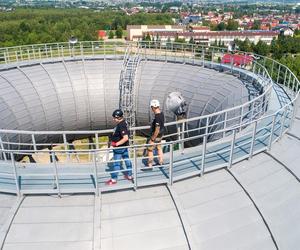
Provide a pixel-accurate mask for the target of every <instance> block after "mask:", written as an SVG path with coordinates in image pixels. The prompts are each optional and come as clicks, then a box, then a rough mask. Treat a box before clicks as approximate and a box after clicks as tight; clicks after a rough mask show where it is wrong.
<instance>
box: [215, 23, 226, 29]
mask: <svg viewBox="0 0 300 250" xmlns="http://www.w3.org/2000/svg"><path fill="white" fill-rule="evenodd" d="M216 29H217V30H220V31H222V30H225V29H226V24H225V23H224V22H220V23H219V24H218V25H217V27H216Z"/></svg>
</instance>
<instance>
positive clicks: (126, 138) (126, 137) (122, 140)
mask: <svg viewBox="0 0 300 250" xmlns="http://www.w3.org/2000/svg"><path fill="white" fill-rule="evenodd" d="M128 139H129V137H128V135H124V136H123V138H122V139H121V140H120V141H118V142H116V146H117V147H118V146H119V145H122V144H124V143H125V142H127V141H128Z"/></svg>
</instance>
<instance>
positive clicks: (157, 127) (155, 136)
mask: <svg viewBox="0 0 300 250" xmlns="http://www.w3.org/2000/svg"><path fill="white" fill-rule="evenodd" d="M159 131H160V127H159V126H156V127H155V131H154V133H153V135H152V136H151V137H150V140H151V141H153V142H154V141H155V139H156V138H157V136H158V134H159Z"/></svg>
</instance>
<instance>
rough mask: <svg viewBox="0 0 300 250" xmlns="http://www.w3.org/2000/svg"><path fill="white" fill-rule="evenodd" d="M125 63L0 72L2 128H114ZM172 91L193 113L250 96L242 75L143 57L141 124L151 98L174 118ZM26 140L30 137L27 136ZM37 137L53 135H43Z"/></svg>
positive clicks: (36, 66)
mask: <svg viewBox="0 0 300 250" xmlns="http://www.w3.org/2000/svg"><path fill="white" fill-rule="evenodd" d="M122 64H123V61H122V60H79V61H74V60H73V61H59V62H50V63H43V64H40V63H37V64H34V65H27V66H22V67H15V68H10V69H5V70H2V71H0V89H1V95H0V117H1V118H2V119H1V121H0V128H2V129H15V130H37V131H38V130H40V131H43V130H51V131H55V130H58V131H59V130H96V129H106V128H112V126H113V124H112V120H111V113H112V111H113V110H114V109H115V108H117V107H118V105H119V77H120V73H121V69H122ZM173 91H179V92H181V93H182V95H183V97H184V98H185V99H186V101H187V103H188V104H189V109H188V117H194V116H200V115H203V114H209V113H213V112H215V111H219V110H221V109H224V108H228V107H231V106H235V105H238V104H240V103H242V102H245V101H246V100H247V99H248V95H249V94H248V91H247V89H246V88H245V86H244V85H243V84H242V82H241V80H239V79H238V78H236V77H234V76H232V75H227V74H225V73H219V72H218V71H216V70H213V69H206V68H202V67H200V66H192V65H187V64H178V63H170V62H168V63H166V62H157V61H142V62H141V64H140V66H139V68H138V73H137V77H136V96H137V115H136V117H137V124H138V125H148V124H149V121H150V120H151V114H150V109H149V102H150V100H151V99H152V98H156V99H159V100H160V101H161V103H162V104H163V110H164V111H165V113H166V118H167V121H173V120H174V117H173V115H172V114H170V113H168V112H167V111H166V110H165V107H164V103H165V99H166V97H167V95H168V94H169V93H170V92H173ZM228 97H230V98H228ZM2 136H4V135H2ZM15 137H16V136H14V137H13V138H12V136H10V138H9V141H12V140H13V141H15V140H17V138H15ZM68 139H70V138H68ZM23 140H31V138H26V136H22V141H23ZM36 140H37V141H46V140H48V141H49V140H51V138H50V137H47V138H46V137H45V136H40V137H38V138H37V139H36Z"/></svg>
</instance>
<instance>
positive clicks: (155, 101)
mask: <svg viewBox="0 0 300 250" xmlns="http://www.w3.org/2000/svg"><path fill="white" fill-rule="evenodd" d="M150 107H153V108H157V107H159V100H151V102H150Z"/></svg>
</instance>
